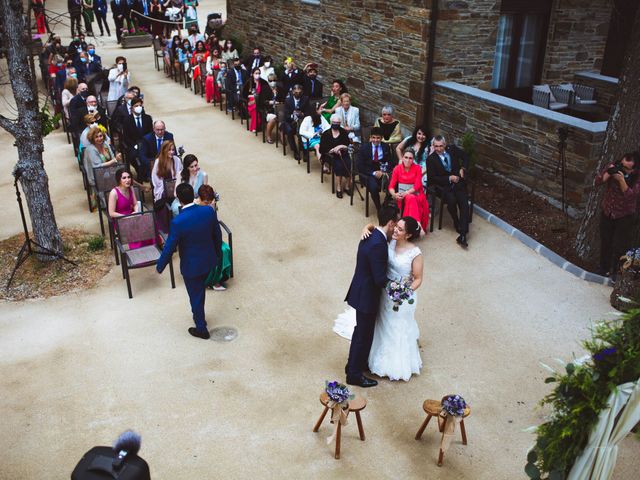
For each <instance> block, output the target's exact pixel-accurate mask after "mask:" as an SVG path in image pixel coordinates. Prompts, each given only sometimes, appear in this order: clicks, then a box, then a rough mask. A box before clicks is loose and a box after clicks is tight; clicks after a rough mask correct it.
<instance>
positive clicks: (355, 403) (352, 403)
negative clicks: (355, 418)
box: [320, 392, 367, 412]
mask: <svg viewBox="0 0 640 480" xmlns="http://www.w3.org/2000/svg"><path fill="white" fill-rule="evenodd" d="M320 403H321V404H322V405H324V406H325V407H326V406H327V404H328V403H329V395H327V392H322V393H321V394H320ZM366 406H367V400H366V399H364V398H362V397H359V396H357V395H356V397H355V398H354V399H353V400H349V411H350V412H359V411H360V410H364V408H365V407H366Z"/></svg>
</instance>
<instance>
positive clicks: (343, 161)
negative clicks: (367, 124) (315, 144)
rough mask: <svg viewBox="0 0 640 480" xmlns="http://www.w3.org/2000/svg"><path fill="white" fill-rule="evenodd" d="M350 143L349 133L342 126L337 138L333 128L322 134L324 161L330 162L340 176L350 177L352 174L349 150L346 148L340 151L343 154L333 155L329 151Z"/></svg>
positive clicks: (321, 148) (321, 149)
mask: <svg viewBox="0 0 640 480" xmlns="http://www.w3.org/2000/svg"><path fill="white" fill-rule="evenodd" d="M349 144H350V140H349V134H348V133H347V132H346V130H344V129H343V128H342V127H340V135H338V136H337V137H336V138H333V135H332V129H329V130H327V131H326V132H324V133H323V134H322V135H321V136H320V154H321V155H322V161H323V162H329V163H330V164H331V165H332V167H333V171H334V173H335V174H336V175H337V176H339V177H348V176H349V175H351V158H350V157H349V152H348V151H347V150H346V149H344V150H342V151H341V152H340V153H341V155H332V154H330V153H329V150H331V149H332V148H334V147H337V146H338V145H346V146H347V147H348V146H349Z"/></svg>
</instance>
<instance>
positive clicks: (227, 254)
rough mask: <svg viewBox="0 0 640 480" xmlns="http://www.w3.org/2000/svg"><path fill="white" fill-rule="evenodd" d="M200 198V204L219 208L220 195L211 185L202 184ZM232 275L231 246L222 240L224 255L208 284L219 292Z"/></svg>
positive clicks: (210, 275)
mask: <svg viewBox="0 0 640 480" xmlns="http://www.w3.org/2000/svg"><path fill="white" fill-rule="evenodd" d="M198 199H199V204H200V205H208V206H210V207H211V208H214V209H215V210H216V211H217V210H218V205H217V202H218V200H219V199H220V196H219V195H218V194H217V193H216V192H214V190H213V187H212V186H211V185H202V186H200V188H199V189H198ZM230 277H231V248H229V245H228V244H227V243H225V242H222V256H221V258H219V259H218V264H217V265H216V266H215V267H214V269H213V270H211V273H210V274H209V276H208V277H207V281H206V285H207V286H208V287H209V288H212V289H214V290H216V291H218V292H221V291H224V290H226V289H227V287H225V285H224V283H223V282H225V281H227V280H229V278H230Z"/></svg>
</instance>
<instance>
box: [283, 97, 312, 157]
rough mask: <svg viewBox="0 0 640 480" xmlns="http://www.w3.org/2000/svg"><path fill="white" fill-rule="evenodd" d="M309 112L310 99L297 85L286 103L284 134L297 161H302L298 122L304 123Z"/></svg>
mask: <svg viewBox="0 0 640 480" xmlns="http://www.w3.org/2000/svg"><path fill="white" fill-rule="evenodd" d="M308 111H309V98H308V97H305V96H303V95H302V85H295V86H294V87H293V90H292V91H291V96H289V97H287V98H286V99H285V101H284V122H283V123H282V133H283V134H284V136H285V137H286V138H287V141H288V142H289V147H291V151H292V152H293V157H294V158H295V159H296V160H300V152H299V151H298V145H297V143H296V140H295V134H296V133H297V132H298V122H300V121H302V119H303V118H304V117H305V115H306V112H308Z"/></svg>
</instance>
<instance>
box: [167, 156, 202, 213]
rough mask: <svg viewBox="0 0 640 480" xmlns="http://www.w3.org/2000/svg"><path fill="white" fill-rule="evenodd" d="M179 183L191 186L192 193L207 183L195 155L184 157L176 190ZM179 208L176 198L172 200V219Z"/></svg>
mask: <svg viewBox="0 0 640 480" xmlns="http://www.w3.org/2000/svg"><path fill="white" fill-rule="evenodd" d="M181 183H188V184H189V185H191V186H192V187H193V191H194V192H198V189H199V188H200V187H201V186H202V185H206V184H208V183H209V176H208V175H207V174H206V173H205V171H204V170H201V169H200V165H199V163H198V158H197V157H196V156H195V155H192V154H188V155H185V156H184V160H183V162H182V171H181V172H180V180H179V181H178V182H176V188H178V185H180V184H181ZM179 207H180V202H179V201H178V199H177V198H174V200H173V203H172V204H171V213H173V216H174V217H175V216H176V215H178V211H179Z"/></svg>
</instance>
